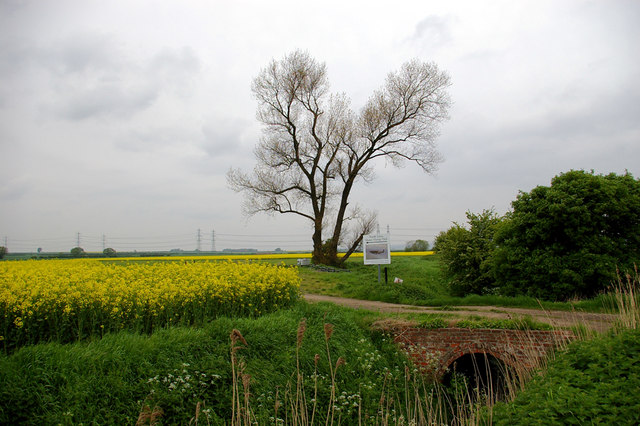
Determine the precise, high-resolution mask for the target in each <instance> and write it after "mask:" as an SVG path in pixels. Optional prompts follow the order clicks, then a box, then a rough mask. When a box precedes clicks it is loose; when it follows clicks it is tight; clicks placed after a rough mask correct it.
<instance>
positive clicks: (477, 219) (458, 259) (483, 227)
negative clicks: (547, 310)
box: [434, 210, 504, 296]
mask: <svg viewBox="0 0 640 426" xmlns="http://www.w3.org/2000/svg"><path fill="white" fill-rule="evenodd" d="M503 220H504V219H503V218H501V217H499V216H498V215H497V214H496V213H495V212H494V211H493V210H484V211H483V212H482V213H480V214H475V213H471V212H467V223H468V228H467V227H465V226H463V225H459V224H457V223H455V224H454V226H452V227H451V228H449V229H448V230H447V231H444V232H441V233H440V234H439V235H438V236H437V237H436V241H435V245H434V249H435V250H436V252H437V253H438V254H439V255H440V260H441V262H442V265H443V269H444V273H445V275H446V276H447V277H448V278H449V280H450V286H451V293H452V294H453V295H454V296H465V295H467V294H469V293H475V294H490V293H492V292H493V290H494V288H495V282H494V279H493V276H492V270H491V261H490V260H491V255H492V254H493V250H494V247H495V242H494V234H495V232H496V229H497V228H498V227H499V226H500V224H501V223H502V222H503Z"/></svg>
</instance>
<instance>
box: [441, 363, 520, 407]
mask: <svg viewBox="0 0 640 426" xmlns="http://www.w3.org/2000/svg"><path fill="white" fill-rule="evenodd" d="M510 378H513V371H512V370H511V368H509V366H508V365H507V364H506V363H504V362H503V361H501V360H500V359H498V358H496V357H495V356H493V355H491V354H487V353H470V354H465V355H463V356H461V357H460V358H458V359H456V360H455V361H454V362H453V363H451V365H450V366H449V369H448V370H447V372H446V373H445V374H444V376H443V377H442V383H443V384H444V385H445V386H447V387H458V388H460V387H461V386H462V387H464V388H466V394H467V395H468V396H469V397H470V398H471V399H472V400H476V399H477V398H478V397H479V396H480V397H483V398H486V397H488V398H491V400H493V401H504V400H505V399H506V396H507V390H508V381H509V379H510ZM463 390H464V389H463Z"/></svg>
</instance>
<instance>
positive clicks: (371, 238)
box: [363, 235, 391, 265]
mask: <svg viewBox="0 0 640 426" xmlns="http://www.w3.org/2000/svg"><path fill="white" fill-rule="evenodd" d="M363 255H364V264H365V265H388V264H390V263H391V250H390V247H389V235H365V236H364V238H363Z"/></svg>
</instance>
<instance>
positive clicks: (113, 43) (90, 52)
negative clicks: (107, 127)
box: [41, 34, 200, 120]
mask: <svg viewBox="0 0 640 426" xmlns="http://www.w3.org/2000/svg"><path fill="white" fill-rule="evenodd" d="M41 66H42V67H43V68H45V69H47V70H48V71H49V73H50V87H51V89H52V90H53V95H52V99H51V100H50V101H49V100H47V101H46V102H48V104H47V105H45V107H44V108H43V109H44V110H45V111H53V112H54V114H57V115H59V116H62V117H64V118H66V119H69V120H86V119H90V118H103V117H107V118H108V117H118V118H125V117H130V116H132V115H134V114H135V113H137V112H141V111H144V110H146V109H148V108H149V107H151V106H152V105H153V104H154V102H155V101H156V100H157V99H158V97H159V96H160V95H161V94H162V93H164V92H171V94H172V95H174V96H176V95H177V96H178V97H185V96H188V94H189V93H191V92H192V88H193V86H194V85H193V84H192V82H193V79H194V76H196V75H197V74H198V73H199V71H200V63H199V59H198V57H197V56H196V55H195V53H194V52H193V50H191V49H190V48H182V49H168V48H164V49H163V50H161V51H160V52H159V53H157V54H155V55H150V56H148V57H142V58H134V57H133V56H132V55H131V54H130V53H129V52H127V51H125V50H124V49H122V48H120V46H119V44H118V41H117V39H115V38H114V37H111V36H107V35H100V34H80V35H76V36H74V37H72V38H69V39H66V40H63V41H60V42H57V43H54V44H53V45H52V46H50V47H49V48H48V49H46V50H44V51H43V52H41Z"/></svg>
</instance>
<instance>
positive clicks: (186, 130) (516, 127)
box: [0, 0, 640, 252]
mask: <svg viewBox="0 0 640 426" xmlns="http://www.w3.org/2000/svg"><path fill="white" fill-rule="evenodd" d="M639 22H640V2H639V1H636V0H629V1H619V0H608V1H559V0H552V1H540V0H535V1H513V0H507V1H478V0H470V1H452V0H445V1H430V0H418V1H402V0H396V1H395V2H389V1H384V2H382V1H380V2H378V1H344V0H341V1H326V0H325V1H322V2H305V1H300V0H296V1H224V2H222V1H136V0H127V1H115V0H114V1H103V0H100V1H91V0H82V1H80V0H78V1H66V0H55V1H53V0H52V1H46V0H38V1H35V0H34V1H29V0H24V1H19V0H0V238H1V240H0V245H4V240H5V238H6V240H7V245H8V247H9V250H10V251H13V252H17V251H35V250H36V248H38V247H41V248H43V250H45V251H68V250H69V249H70V248H71V247H73V246H75V245H76V243H77V238H78V233H79V234H80V240H81V245H82V246H83V247H84V248H85V249H86V250H88V251H101V250H102V248H103V236H104V241H105V244H106V246H108V247H113V248H115V249H116V250H127V249H138V250H141V249H148V248H151V249H170V248H182V249H195V248H196V247H197V230H198V229H200V230H201V243H200V244H201V248H202V249H203V250H208V249H210V248H211V239H212V238H211V235H212V231H213V230H215V233H216V238H215V246H216V249H218V250H221V249H224V248H230V247H235V248H238V247H255V248H264V249H273V248H276V247H281V248H282V249H284V250H295V249H309V248H310V246H311V241H310V240H311V231H310V227H309V226H308V224H307V223H305V222H303V221H302V220H301V219H298V218H296V217H293V216H290V215H288V216H283V215H279V216H274V217H269V216H256V217H253V218H251V219H247V218H245V217H243V216H242V211H241V201H242V196H241V195H240V194H236V193H234V192H233V191H231V189H229V188H228V186H227V182H226V178H225V173H226V172H227V170H228V169H229V168H230V167H231V166H233V167H239V168H242V169H244V170H246V171H249V170H251V169H252V167H253V165H254V158H253V147H254V145H255V144H256V142H257V141H258V140H259V138H260V131H261V128H260V125H259V123H258V122H257V120H256V118H255V112H256V106H257V103H256V101H255V100H254V99H253V98H252V95H251V91H250V86H251V81H252V79H253V78H254V77H255V76H256V75H257V74H258V73H259V72H260V70H261V68H263V67H264V66H266V65H267V64H268V62H269V61H270V60H272V59H280V58H282V57H283V56H284V55H285V54H287V53H289V52H291V51H293V50H295V49H302V50H307V51H308V52H309V53H310V54H311V55H312V56H313V57H315V58H316V59H317V60H319V61H323V62H325V63H326V65H327V68H328V72H329V80H330V82H331V89H332V91H334V92H344V93H346V94H347V95H348V96H349V97H350V98H351V100H352V106H353V108H354V110H356V111H358V110H359V109H360V108H361V107H362V106H363V105H364V103H365V102H366V100H367V99H368V97H369V96H370V95H371V94H372V93H373V91H374V90H376V89H377V88H379V87H380V86H381V85H382V84H383V83H384V79H385V77H386V75H387V74H388V73H389V72H391V71H394V70H397V69H398V68H399V67H400V66H401V64H402V63H403V62H405V61H407V60H410V59H413V58H419V59H421V60H425V61H434V62H435V63H437V64H438V66H439V67H440V68H441V69H443V70H445V71H447V72H448V73H449V74H450V76H451V81H452V86H451V89H450V93H451V97H452V100H453V102H454V105H453V107H452V108H451V110H450V115H451V119H450V120H449V121H447V122H446V123H445V124H444V125H443V126H442V129H441V136H440V137H439V139H438V146H439V149H440V151H441V153H442V154H443V156H444V158H445V161H444V162H443V163H442V164H441V165H440V167H439V170H438V172H437V173H436V174H435V175H433V176H432V175H427V174H425V173H423V172H422V171H421V169H420V168H419V167H418V166H417V165H415V164H408V165H406V167H404V168H402V169H395V168H393V167H392V166H391V165H385V164H384V163H380V165H379V167H378V170H377V178H376V180H375V181H374V182H373V184H371V185H369V186H365V185H361V186H359V187H358V188H357V190H356V192H355V194H354V201H357V202H359V203H360V204H362V205H363V206H364V207H366V208H369V209H372V210H377V211H378V213H379V220H380V225H381V227H382V228H383V230H384V229H385V228H386V227H387V225H388V226H389V227H390V230H391V237H392V242H393V243H394V244H403V243H404V242H405V241H407V240H412V239H416V238H423V239H428V240H430V241H432V240H433V237H434V235H436V234H437V233H438V232H439V231H440V230H445V229H447V228H448V227H449V226H451V224H452V222H453V221H457V222H463V221H464V220H465V212H466V211H468V210H470V211H472V212H480V211H482V210H483V209H489V208H492V207H493V208H495V209H496V211H497V212H498V213H500V214H502V213H505V212H506V211H507V210H508V209H509V208H510V203H511V201H513V200H514V199H515V197H516V196H517V194H518V191H520V190H521V191H530V190H531V189H532V188H533V187H535V186H537V185H549V183H550V181H551V179H552V178H553V176H555V175H557V174H559V173H562V172H566V171H568V170H571V169H584V170H592V169H593V170H595V171H596V172H597V173H609V172H615V173H624V172H625V170H628V171H629V172H631V173H632V174H633V175H634V176H635V177H640V57H639V53H640V46H639V44H640V43H639V41H640V25H638V23H639Z"/></svg>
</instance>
